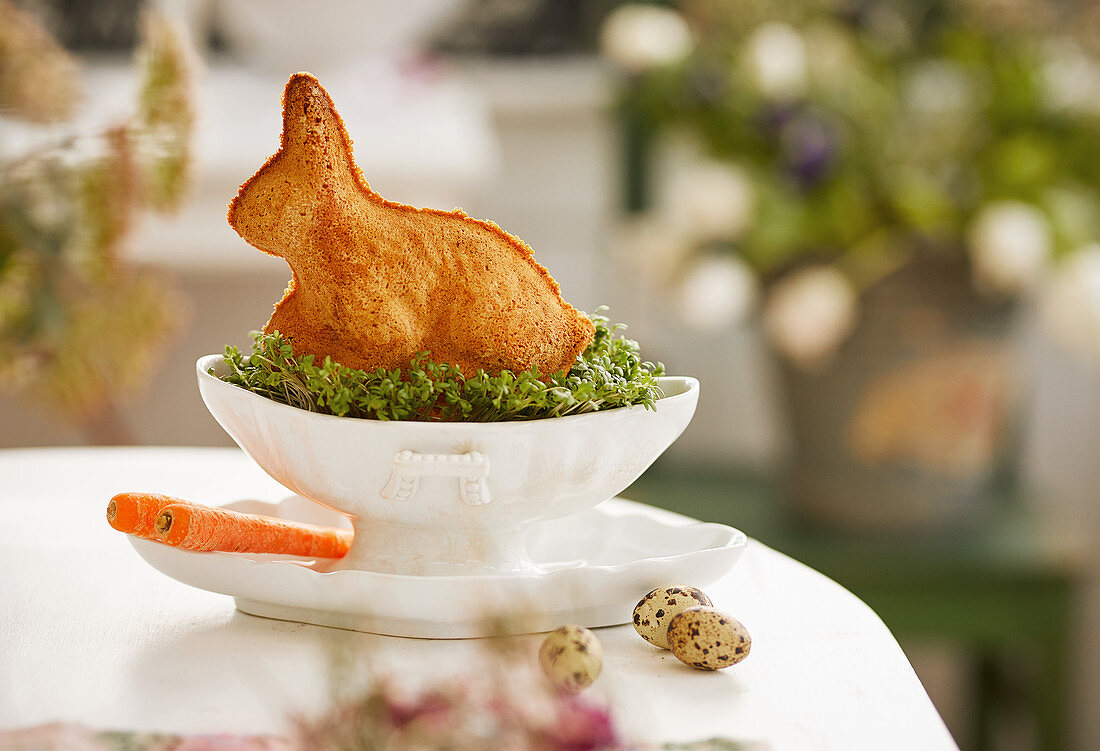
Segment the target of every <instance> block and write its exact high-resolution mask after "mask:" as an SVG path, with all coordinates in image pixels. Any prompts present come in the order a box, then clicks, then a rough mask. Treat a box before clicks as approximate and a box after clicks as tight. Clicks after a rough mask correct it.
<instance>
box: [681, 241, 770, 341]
mask: <svg viewBox="0 0 1100 751" xmlns="http://www.w3.org/2000/svg"><path fill="white" fill-rule="evenodd" d="M755 304H756V276H755V275H754V274H753V272H752V270H751V269H750V268H749V267H748V266H747V265H746V264H745V262H744V261H742V260H741V259H740V258H737V257H736V256H728V255H727V256H706V257H702V258H699V259H697V260H695V261H694V262H693V263H692V264H691V265H690V266H689V267H688V269H687V270H686V272H685V273H684V276H683V278H682V279H681V280H680V284H679V286H678V288H677V290H676V294H675V299H674V305H675V309H676V315H677V317H678V318H679V319H680V321H681V323H683V324H684V325H685V326H687V327H689V328H693V329H696V330H698V331H720V330H722V329H724V328H727V327H729V326H732V325H734V324H737V323H740V322H741V321H743V320H744V319H745V318H746V317H748V315H749V313H750V312H751V311H752V309H753V306H754V305H755Z"/></svg>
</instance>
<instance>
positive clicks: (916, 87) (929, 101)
mask: <svg viewBox="0 0 1100 751" xmlns="http://www.w3.org/2000/svg"><path fill="white" fill-rule="evenodd" d="M975 96H976V95H975V92H974V86H973V85H972V82H971V81H970V79H969V78H968V77H967V75H966V73H965V72H964V71H963V70H962V68H960V67H959V66H957V65H953V64H951V63H945V62H942V61H938V60H926V61H924V62H921V63H919V64H917V65H916V66H914V68H913V69H912V70H911V71H910V72H909V74H908V76H907V78H906V80H905V85H904V91H903V94H902V97H903V99H904V101H905V104H906V106H907V107H908V109H909V110H910V111H912V112H915V113H917V114H922V115H939V116H942V115H953V114H957V113H959V112H966V111H967V110H969V109H972V108H973V107H974V105H975V101H974V100H975Z"/></svg>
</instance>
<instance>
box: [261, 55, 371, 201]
mask: <svg viewBox="0 0 1100 751" xmlns="http://www.w3.org/2000/svg"><path fill="white" fill-rule="evenodd" d="M281 151H282V152H283V155H284V158H287V159H289V160H292V161H294V162H295V164H294V166H293V169H295V171H296V172H297V175H296V176H297V177H299V178H301V177H303V176H312V178H313V179H314V180H317V181H324V180H325V179H328V178H331V177H333V176H338V177H339V178H340V179H345V178H346V175H341V174H340V173H341V172H345V171H348V172H351V173H352V174H353V175H354V176H355V177H356V178H358V179H362V177H361V175H359V170H358V168H357V167H356V166H355V163H354V162H352V160H351V139H350V138H348V134H347V131H346V130H345V129H344V121H343V120H341V119H340V115H339V114H337V112H336V107H335V106H334V105H333V103H332V99H331V98H330V97H329V95H328V92H327V91H325V90H324V88H322V86H321V84H320V83H318V81H317V79H316V78H314V77H313V76H312V75H310V74H309V73H295V74H294V75H293V76H291V77H290V80H289V81H288V82H287V84H286V89H285V91H284V92H283V136H282V148H281ZM289 166H290V165H288V167H289Z"/></svg>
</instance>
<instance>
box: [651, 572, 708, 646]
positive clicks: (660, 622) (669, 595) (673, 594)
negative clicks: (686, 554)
mask: <svg viewBox="0 0 1100 751" xmlns="http://www.w3.org/2000/svg"><path fill="white" fill-rule="evenodd" d="M713 604H714V603H713V602H711V601H710V598H709V597H707V595H706V593H705V592H703V591H702V590H701V589H696V588H695V587H658V588H657V589H655V590H653V591H652V592H650V593H649V594H648V595H646V596H645V597H643V598H642V599H641V600H639V601H638V604H637V605H635V606H634V630H635V631H637V632H638V635H639V636H641V637H642V638H643V639H645V640H646V641H647V642H649V643H650V644H652V645H654V646H656V647H660V648H661V649H668V624H669V623H670V622H671V621H672V619H673V618H674V617H676V616H677V615H679V614H680V613H682V612H683V611H684V610H686V609H687V608H697V607H699V606H700V605H705V606H710V605H713Z"/></svg>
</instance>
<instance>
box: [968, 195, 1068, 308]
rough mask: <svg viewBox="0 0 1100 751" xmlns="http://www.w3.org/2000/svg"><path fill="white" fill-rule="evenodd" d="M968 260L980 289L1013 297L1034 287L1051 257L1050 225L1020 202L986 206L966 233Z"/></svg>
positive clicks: (1036, 212)
mask: <svg viewBox="0 0 1100 751" xmlns="http://www.w3.org/2000/svg"><path fill="white" fill-rule="evenodd" d="M967 240H968V242H969V245H970V260H971V263H972V265H973V268H974V275H975V279H976V281H977V282H978V284H979V286H981V287H983V288H986V289H989V290H990V291H992V292H996V293H1000V294H1014V293H1018V292H1021V291H1024V290H1026V289H1029V288H1031V287H1032V286H1034V284H1035V282H1036V281H1038V277H1039V274H1040V272H1041V271H1042V270H1043V267H1044V266H1045V265H1046V262H1047V259H1048V258H1049V257H1050V251H1051V247H1050V246H1051V241H1050V224H1049V223H1048V222H1047V220H1046V217H1045V216H1044V215H1043V213H1042V212H1041V211H1039V209H1038V208H1036V207H1035V206H1032V205H1031V204H1028V203H1023V202H1021V201H997V202H994V203H990V204H987V205H986V206H984V207H983V208H982V209H981V211H979V212H978V214H977V215H976V216H975V217H974V219H973V220H972V221H971V224H970V228H969V230H968V231H967Z"/></svg>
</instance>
